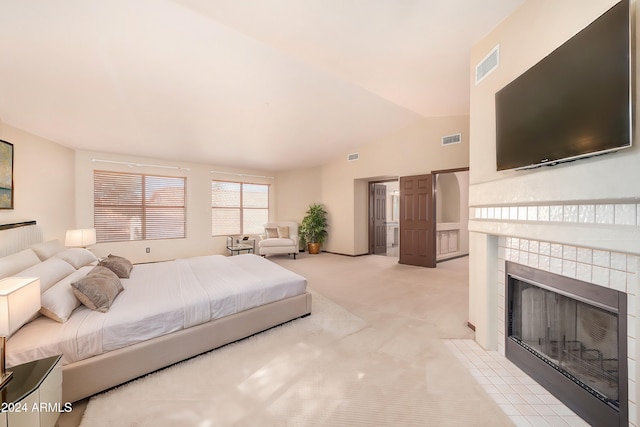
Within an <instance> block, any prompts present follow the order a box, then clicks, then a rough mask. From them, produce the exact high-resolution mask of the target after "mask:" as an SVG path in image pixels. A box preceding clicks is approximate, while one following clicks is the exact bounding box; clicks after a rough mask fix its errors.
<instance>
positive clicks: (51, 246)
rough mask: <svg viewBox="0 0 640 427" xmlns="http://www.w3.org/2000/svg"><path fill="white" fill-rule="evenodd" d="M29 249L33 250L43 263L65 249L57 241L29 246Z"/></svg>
mask: <svg viewBox="0 0 640 427" xmlns="http://www.w3.org/2000/svg"><path fill="white" fill-rule="evenodd" d="M31 249H33V251H34V252H35V253H36V255H38V257H39V258H40V260H41V261H44V260H45V259H49V258H51V257H52V256H54V255H55V254H57V253H58V252H62V251H64V249H65V248H64V246H62V243H60V241H59V240H49V241H48V242H44V243H37V244H35V245H31Z"/></svg>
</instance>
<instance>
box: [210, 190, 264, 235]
mask: <svg viewBox="0 0 640 427" xmlns="http://www.w3.org/2000/svg"><path fill="white" fill-rule="evenodd" d="M267 221H269V186H268V185H265V184H245V183H242V182H228V181H211V234H212V235H213V236H223V235H235V234H260V233H262V230H263V227H262V226H263V224H264V223H265V222H267Z"/></svg>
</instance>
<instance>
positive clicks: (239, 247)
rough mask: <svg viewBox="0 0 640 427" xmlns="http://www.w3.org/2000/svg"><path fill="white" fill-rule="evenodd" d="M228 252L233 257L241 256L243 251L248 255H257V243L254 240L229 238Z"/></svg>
mask: <svg viewBox="0 0 640 427" xmlns="http://www.w3.org/2000/svg"><path fill="white" fill-rule="evenodd" d="M227 250H228V251H229V254H230V255H231V256H234V255H240V254H241V253H242V252H243V251H246V253H248V254H254V253H256V242H255V240H254V239H251V238H249V239H240V238H239V237H232V236H229V237H227Z"/></svg>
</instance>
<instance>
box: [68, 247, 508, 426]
mask: <svg viewBox="0 0 640 427" xmlns="http://www.w3.org/2000/svg"><path fill="white" fill-rule="evenodd" d="M271 259H272V260H273V261H274V262H277V263H278V264H281V265H283V266H285V267H287V268H289V269H291V270H293V271H296V272H298V273H300V274H302V275H303V276H305V277H307V279H308V282H309V288H310V289H311V290H312V292H313V293H314V308H313V314H312V315H311V316H310V317H307V318H305V319H298V320H296V321H293V322H290V323H288V324H286V325H283V326H281V327H277V328H274V329H271V330H269V331H267V332H265V333H262V334H259V335H256V336H254V337H251V338H249V339H246V340H243V341H240V342H238V343H234V344H232V345H229V346H226V347H224V348H222V349H218V350H215V351H213V352H210V353H207V354H206V355H203V356H200V357H198V358H195V359H191V360H189V361H186V362H183V363H181V364H178V365H175V366H173V367H171V368H168V369H166V370H163V371H160V372H157V373H155V374H152V375H150V376H147V377H145V378H143V379H141V380H138V381H135V382H132V383H129V384H127V385H125V386H123V387H120V388H118V389H115V390H112V391H109V392H107V393H104V394H102V395H99V396H96V397H94V398H92V399H91V401H90V402H89V404H88V406H87V408H86V411H85V414H84V419H83V421H82V426H86V427H91V426H115V425H117V426H147V425H148V426H174V425H176V426H254V425H255V426H358V425H361V426H507V425H512V423H511V421H510V420H509V419H508V417H507V416H506V415H505V414H504V413H503V412H502V411H501V410H500V408H499V407H498V406H497V405H496V403H494V401H493V400H492V399H491V398H490V397H489V395H487V394H486V392H485V391H484V390H483V389H482V387H481V386H480V385H479V384H478V383H477V382H476V381H475V380H474V379H473V378H472V377H471V376H470V374H469V373H468V372H467V370H466V369H465V368H464V366H462V364H461V363H460V362H459V361H458V360H457V359H456V358H455V357H453V356H452V353H451V351H450V350H449V349H448V347H447V346H446V345H445V343H444V342H443V338H462V339H469V338H472V337H473V332H472V331H470V330H469V329H468V328H467V327H466V320H467V311H468V310H467V304H468V286H467V282H468V278H467V275H468V264H467V263H468V260H467V258H460V259H456V260H452V261H447V262H444V263H441V264H438V268H437V269H425V268H420V267H412V266H404V265H400V264H398V263H397V260H396V259H393V258H388V257H383V256H363V257H355V258H352V257H344V256H339V255H332V254H326V253H322V254H320V255H314V256H310V255H307V254H301V256H300V257H299V258H298V259H297V260H293V259H287V258H285V257H273V258H271ZM61 421H63V422H64V420H61ZM61 424H62V423H61ZM67 425H68V424H67Z"/></svg>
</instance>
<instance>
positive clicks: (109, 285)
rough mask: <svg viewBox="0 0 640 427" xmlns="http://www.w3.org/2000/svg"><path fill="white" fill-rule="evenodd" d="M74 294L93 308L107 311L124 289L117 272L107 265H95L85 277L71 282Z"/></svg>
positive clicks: (103, 311) (102, 311)
mask: <svg viewBox="0 0 640 427" xmlns="http://www.w3.org/2000/svg"><path fill="white" fill-rule="evenodd" d="M71 287H72V288H73V294H74V295H75V296H76V298H78V299H79V300H80V302H81V303H82V304H84V305H85V306H87V307H88V308H90V309H91V310H97V311H99V312H101V313H106V312H107V311H109V308H110V307H111V305H112V304H113V301H114V300H115V299H116V297H117V296H118V294H119V293H120V292H121V291H122V290H123V289H124V288H123V287H122V283H121V282H120V279H119V278H118V276H116V274H115V273H114V272H113V271H111V270H109V269H108V268H107V267H101V266H98V267H95V268H94V269H93V270H91V271H90V272H89V274H87V275H86V276H85V277H83V278H82V279H80V280H78V281H77V282H73V283H72V284H71Z"/></svg>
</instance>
